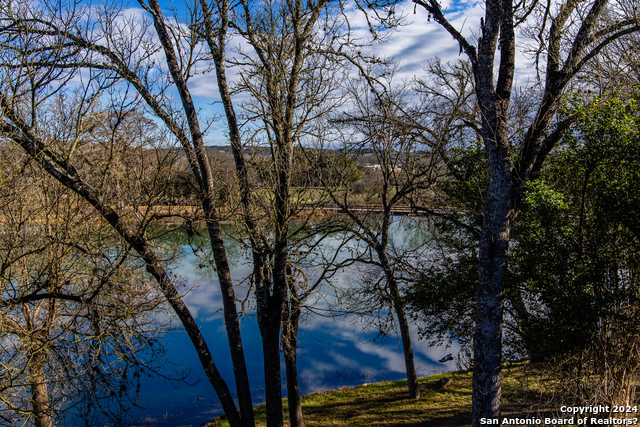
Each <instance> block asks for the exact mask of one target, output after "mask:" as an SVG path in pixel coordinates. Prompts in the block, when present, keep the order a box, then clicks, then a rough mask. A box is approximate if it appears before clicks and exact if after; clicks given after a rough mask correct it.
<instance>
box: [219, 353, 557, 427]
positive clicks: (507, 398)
mask: <svg viewBox="0 0 640 427" xmlns="http://www.w3.org/2000/svg"><path fill="white" fill-rule="evenodd" d="M503 374H504V378H503V383H502V390H503V398H502V413H503V416H507V417H515V416H519V417H529V416H535V414H539V413H545V412H547V411H549V410H550V409H554V408H551V407H545V406H544V405H541V404H540V402H544V401H546V399H545V395H544V392H542V391H541V385H540V384H539V383H538V382H536V381H534V380H533V378H534V377H535V376H530V375H528V374H527V365H523V364H518V365H513V366H507V367H505V368H504V370H503ZM442 378H450V379H451V382H450V383H449V384H447V386H446V387H445V388H438V387H437V383H438V380H440V379H442ZM419 382H420V392H421V397H420V399H418V400H415V399H410V398H409V394H408V392H407V382H406V381H396V382H382V383H376V384H369V385H362V386H358V387H354V388H342V389H340V390H334V391H326V392H322V393H312V394H309V395H307V396H305V397H303V399H302V411H303V414H304V417H305V423H306V425H307V427H316V426H317V427H321V426H322V427H326V426H367V427H373V426H407V427H409V426H434V427H435V426H439V427H444V426H470V425H471V373H469V372H455V373H447V374H441V375H434V376H431V377H425V378H421V379H420V380H419ZM284 405H285V425H289V424H288V412H287V406H286V405H287V402H286V400H285V402H284ZM255 414H256V425H258V426H266V414H265V407H264V405H260V406H258V407H256V410H255ZM226 425H228V424H226V422H224V421H221V420H216V421H214V422H212V423H211V424H209V427H214V426H226Z"/></svg>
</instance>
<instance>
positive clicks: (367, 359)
mask: <svg viewBox="0 0 640 427" xmlns="http://www.w3.org/2000/svg"><path fill="white" fill-rule="evenodd" d="M201 263H202V260H200V259H199V258H198V257H197V256H194V255H193V254H191V253H189V254H187V256H185V257H184V258H183V259H182V260H181V263H180V265H179V266H178V267H177V268H176V269H175V273H176V274H177V275H178V276H180V277H181V278H182V279H183V280H184V282H185V285H186V286H187V287H189V288H190V289H191V290H190V291H189V293H188V294H187V295H186V296H185V298H184V299H185V302H186V304H187V306H188V307H189V309H190V310H191V312H192V314H193V315H194V316H195V317H196V318H197V320H198V323H199V324H200V325H201V330H202V333H203V335H204V337H205V339H206V340H207V343H208V344H209V347H210V349H211V351H212V353H213V355H214V360H215V362H216V365H217V367H218V369H219V371H220V372H221V373H222V375H223V377H224V379H225V381H226V382H227V384H228V386H229V388H230V389H231V391H232V393H235V384H234V382H233V375H232V366H231V359H230V354H229V347H228V344H227V338H226V333H225V330H224V324H223V321H222V313H221V312H220V311H219V309H220V307H221V306H222V304H221V301H220V289H219V287H218V281H217V277H216V276H215V273H214V272H213V271H212V269H209V268H200V267H199V264H201ZM232 272H233V275H234V280H236V281H241V280H243V279H244V278H245V277H246V276H247V275H248V274H249V272H250V266H248V265H246V264H241V263H240V262H237V261H236V262H235V263H234V264H233V265H232ZM354 275H355V271H349V270H347V271H345V272H342V273H340V276H339V279H340V280H339V281H340V282H342V285H345V282H352V280H350V279H352V278H353V276H354ZM246 291H247V286H246V285H241V286H238V287H237V289H236V292H237V297H239V298H242V297H243V296H244V295H246ZM320 304H325V305H326V304H328V303H327V302H326V301H323V302H320ZM376 336H377V333H376V332H373V331H370V330H365V329H364V327H363V325H362V323H361V322H358V320H357V319H355V318H353V317H343V316H341V317H335V318H331V317H322V316H318V315H312V316H307V317H305V318H304V319H303V320H302V321H301V325H300V332H299V345H300V346H301V348H300V349H299V357H298V374H299V383H300V391H301V393H302V394H303V395H304V394H308V393H311V392H315V391H323V390H328V389H337V388H339V387H342V386H355V385H360V384H363V383H370V382H377V381H383V380H398V379H403V378H405V371H404V357H403V354H402V346H401V343H400V341H399V338H396V337H388V338H385V339H382V340H381V339H377V340H375V338H376ZM242 339H243V345H244V351H245V355H246V359H247V360H246V362H247V369H248V373H249V379H250V384H251V388H252V397H253V403H254V404H259V403H262V402H264V398H265V395H264V379H263V367H262V360H261V358H262V351H261V348H262V347H261V342H260V334H259V331H258V326H257V323H256V321H255V316H248V317H245V318H243V319H242ZM166 343H167V359H168V360H169V361H170V362H171V363H173V364H175V365H176V367H182V368H187V369H190V371H191V372H190V374H189V376H188V378H187V381H188V382H189V383H190V384H191V385H189V384H184V383H178V384H172V383H170V382H167V381H165V380H162V379H160V378H149V379H145V380H144V382H143V384H142V387H141V389H140V396H141V398H142V400H143V401H145V402H148V406H147V407H146V408H145V409H142V410H137V411H135V412H134V413H133V415H134V416H135V419H136V421H135V422H134V425H162V426H190V425H192V426H199V425H200V424H202V423H204V422H206V421H209V420H211V419H212V418H213V417H215V416H217V415H220V414H221V413H222V410H221V407H220V404H219V402H218V399H217V397H216V396H215V393H214V391H213V388H212V387H211V385H210V384H209V382H208V381H207V379H206V376H205V374H204V371H203V370H202V367H201V366H200V363H199V361H198V358H197V355H196V352H195V350H194V349H193V347H192V345H191V342H190V341H189V339H188V337H187V336H186V334H185V333H183V332H180V333H178V332H176V333H173V334H171V335H170V336H168V337H167V339H166ZM412 344H413V346H414V355H415V359H416V368H417V370H418V375H420V376H424V375H430V374H433V373H435V372H442V371H448V370H453V369H455V365H454V362H447V363H439V362H438V360H439V359H441V358H442V357H443V356H444V355H445V354H447V353H454V354H455V352H456V351H457V348H449V349H445V348H434V347H430V346H429V345H428V344H427V343H426V342H424V341H420V340H419V339H418V336H417V334H416V332H415V331H412ZM282 364H283V365H282V366H283V375H284V362H282ZM194 382H197V384H195V385H193V383H194ZM283 392H284V394H286V383H285V381H283Z"/></svg>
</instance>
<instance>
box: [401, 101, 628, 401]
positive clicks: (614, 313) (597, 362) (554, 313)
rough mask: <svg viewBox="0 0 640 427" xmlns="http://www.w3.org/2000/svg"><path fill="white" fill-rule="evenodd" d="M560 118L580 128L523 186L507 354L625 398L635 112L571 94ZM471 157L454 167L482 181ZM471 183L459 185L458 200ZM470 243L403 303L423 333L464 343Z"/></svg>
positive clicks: (469, 318)
mask: <svg viewBox="0 0 640 427" xmlns="http://www.w3.org/2000/svg"><path fill="white" fill-rule="evenodd" d="M564 114H566V115H567V116H571V117H573V118H574V119H575V125H574V126H573V127H572V129H571V131H570V132H569V133H567V134H566V135H565V137H564V138H563V139H562V140H561V141H560V143H559V144H558V146H557V147H556V148H555V149H554V150H553V151H552V152H551V153H550V154H549V159H548V161H547V164H546V166H545V167H544V168H543V170H542V171H541V174H540V178H539V179H537V180H535V181H531V182H530V183H529V185H528V186H527V190H526V192H525V195H524V200H523V209H522V213H521V216H520V221H519V222H518V225H517V226H516V227H514V230H513V239H514V242H516V243H515V244H514V245H512V247H511V249H510V263H509V267H508V269H507V271H506V274H505V293H506V297H505V298H506V313H507V315H506V319H505V320H506V332H505V336H506V337H508V338H509V339H508V340H507V344H508V345H507V346H506V347H505V349H504V351H505V353H506V354H508V355H511V356H513V357H519V356H522V355H524V354H527V355H528V356H529V357H530V359H531V360H532V361H534V362H552V363H551V365H556V366H561V367H562V369H563V371H562V377H563V378H566V379H567V380H568V381H567V382H566V383H565V384H566V385H567V386H568V389H567V391H568V392H570V393H571V395H572V396H573V397H574V398H576V399H582V402H583V403H584V402H590V403H591V404H593V403H594V402H597V403H598V404H602V405H627V404H629V403H630V402H632V401H633V397H634V395H633V389H632V387H631V384H632V383H633V382H634V381H635V378H636V375H637V373H638V368H639V367H640V366H639V365H638V360H639V359H638V356H639V355H640V353H639V349H640V343H639V342H638V339H637V336H638V331H639V329H638V328H639V327H640V323H639V322H638V321H637V313H638V310H639V309H640V282H639V281H638V267H639V265H638V251H639V250H640V240H639V235H638V231H639V230H640V216H639V215H638V212H639V209H640V197H639V196H638V193H637V191H636V189H637V188H638V186H639V185H640V167H639V163H638V159H640V109H639V108H638V104H637V101H636V99H635V98H634V99H631V100H628V101H622V100H620V99H617V98H615V97H612V98H610V99H601V98H596V99H592V100H588V101H582V100H579V99H577V100H575V101H574V105H571V106H569V107H567V108H566V109H565V111H564ZM475 157H476V154H475V149H470V153H467V156H466V159H465V156H462V158H463V159H465V160H460V161H459V162H458V164H465V165H471V168H472V169H474V170H476V174H475V179H476V180H478V181H482V180H484V179H485V177H486V170H484V169H482V168H479V169H478V168H476V166H473V165H474V164H477V163H476V162H474V161H473V160H472V159H474V158H475ZM471 182H473V179H471V180H465V181H462V182H460V183H459V184H457V185H454V188H453V193H452V195H453V197H459V196H460V195H461V194H464V190H466V189H468V188H473V187H475V184H470V183H471ZM460 191H462V192H460ZM466 250H467V252H464V251H460V250H459V251H458V252H454V253H452V258H451V259H450V260H449V261H450V263H449V264H443V265H442V266H440V267H438V268H434V269H432V270H430V271H428V272H426V274H425V277H424V278H423V279H422V280H420V281H419V284H418V285H417V287H416V288H415V289H414V290H413V292H412V293H411V297H410V298H408V301H409V304H410V306H411V307H413V308H414V309H417V311H416V313H417V315H418V317H419V318H420V319H421V320H422V321H424V325H425V327H424V329H423V331H422V332H423V333H424V334H427V335H433V334H436V335H437V336H438V337H439V338H441V339H446V338H449V339H456V340H461V341H462V342H470V340H471V336H472V330H473V327H474V325H473V315H474V313H473V309H474V308H473V305H472V303H471V296H472V292H473V291H472V288H473V282H474V281H475V280H476V273H475V271H476V270H475V265H476V264H477V258H476V257H475V254H474V253H473V244H472V243H471V244H468V245H467V246H466ZM456 313H458V314H460V313H464V316H462V317H460V318H456V317H455V314H456Z"/></svg>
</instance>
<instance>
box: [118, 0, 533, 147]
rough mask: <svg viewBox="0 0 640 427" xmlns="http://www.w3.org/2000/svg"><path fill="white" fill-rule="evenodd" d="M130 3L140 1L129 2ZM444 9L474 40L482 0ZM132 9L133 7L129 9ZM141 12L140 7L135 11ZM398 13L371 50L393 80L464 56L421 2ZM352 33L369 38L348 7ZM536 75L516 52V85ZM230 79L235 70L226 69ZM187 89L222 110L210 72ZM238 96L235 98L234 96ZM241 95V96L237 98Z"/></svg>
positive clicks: (219, 132) (219, 134)
mask: <svg viewBox="0 0 640 427" xmlns="http://www.w3.org/2000/svg"><path fill="white" fill-rule="evenodd" d="M130 4H131V7H132V8H136V7H139V5H138V4H137V3H136V2H131V3H130ZM180 4H181V1H180V0H177V1H175V2H171V1H167V0H162V1H161V5H162V6H163V7H165V8H167V9H169V8H174V10H180V9H181V8H182V7H181V6H180ZM442 7H443V10H445V14H446V16H447V18H448V19H449V20H450V22H451V23H452V24H453V25H454V26H455V27H456V28H458V29H460V30H461V32H462V33H463V34H464V35H465V36H466V37H467V38H468V39H469V40H470V41H471V42H472V44H475V38H476V30H477V29H478V27H479V23H480V18H481V17H482V16H483V15H484V8H483V2H481V1H476V0H461V1H454V0H443V1H442ZM130 12H134V11H130ZM136 12H138V13H139V12H141V11H139V10H138V11H135V12H134V13H136ZM398 13H401V14H402V15H403V16H405V18H406V21H405V22H406V25H405V26H403V27H401V28H399V29H396V30H394V31H393V32H391V33H390V35H389V37H388V39H387V40H386V41H385V42H384V43H381V44H377V45H375V47H374V48H373V52H375V53H376V54H377V55H379V56H381V57H393V58H396V59H397V60H398V61H399V69H398V71H397V73H396V75H395V81H397V82H401V81H403V80H411V79H413V78H415V77H421V76H423V75H425V72H424V69H425V67H426V66H427V64H428V62H429V61H430V60H432V59H434V58H436V57H439V58H440V59H442V60H443V62H453V61H457V60H458V59H464V58H465V57H464V54H463V55H460V49H459V46H458V44H457V42H456V41H455V40H454V39H453V38H452V37H451V36H450V35H449V34H448V33H447V32H446V31H445V30H444V29H442V27H440V25H439V24H437V23H435V22H434V21H433V20H431V21H428V17H427V13H426V11H425V10H424V9H423V8H421V7H420V6H417V7H415V6H414V4H413V3H411V2H410V1H405V2H403V3H400V4H399V6H398ZM347 14H348V16H349V21H350V24H351V25H352V28H353V30H354V34H355V35H356V36H357V37H360V38H362V39H368V38H370V34H369V30H368V27H367V25H366V20H365V18H364V16H363V15H362V13H361V12H359V11H357V10H356V9H355V8H354V7H351V11H350V12H347ZM238 43H243V42H242V41H241V40H234V41H232V43H231V45H232V46H233V45H234V44H235V45H237V44H238ZM534 77H535V74H534V70H533V69H531V68H529V67H527V64H526V59H525V57H524V56H522V55H519V60H518V72H517V76H516V85H525V84H526V83H527V82H528V81H530V80H532V79H533V78H534ZM229 78H230V80H231V81H232V82H233V80H234V78H235V76H234V73H233V72H231V73H229ZM189 86H190V90H191V93H192V95H193V96H194V99H195V100H196V102H197V103H198V105H199V107H200V108H201V109H202V110H203V112H205V113H208V114H209V115H212V114H222V108H221V106H220V105H219V104H216V103H215V102H216V101H218V92H217V85H216V78H215V74H214V73H213V72H210V73H207V74H201V75H197V76H195V77H193V78H192V79H191V80H190V84H189ZM236 99H238V98H236ZM240 99H241V98H240ZM224 128H225V123H224V121H221V122H219V123H218V124H214V126H213V128H212V129H210V132H209V134H208V138H207V143H208V144H211V145H226V144H227V143H226V138H225V137H224V134H223V129H224Z"/></svg>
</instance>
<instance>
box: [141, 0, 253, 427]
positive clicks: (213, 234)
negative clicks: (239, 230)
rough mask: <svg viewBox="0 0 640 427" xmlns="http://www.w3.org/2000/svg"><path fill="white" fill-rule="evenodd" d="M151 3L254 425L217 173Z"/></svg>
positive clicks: (239, 385)
mask: <svg viewBox="0 0 640 427" xmlns="http://www.w3.org/2000/svg"><path fill="white" fill-rule="evenodd" d="M149 5H150V6H151V10H152V11H153V12H154V13H153V22H154V26H155V28H156V32H157V34H158V37H159V38H160V41H161V43H162V47H163V49H164V52H165V57H166V58H167V65H168V67H169V71H170V72H171V76H172V78H173V80H174V83H175V85H176V88H177V89H178V93H179V94H180V99H181V101H182V106H183V109H184V112H185V115H186V117H187V122H188V125H189V131H190V133H191V140H192V143H193V147H194V151H195V154H196V160H197V167H198V169H199V171H200V174H196V178H197V177H198V176H200V177H201V182H200V183H199V184H200V187H201V191H202V200H201V202H202V208H203V211H204V214H205V220H206V223H207V231H208V232H209V238H210V241H211V248H212V251H213V256H214V261H215V264H216V269H217V272H218V278H219V283H220V291H221V296H222V302H223V311H224V322H225V327H226V330H227V339H228V341H229V348H230V351H231V362H232V365H233V374H234V379H235V382H236V389H237V394H238V403H239V406H240V412H241V414H242V417H243V423H244V425H246V426H247V427H250V426H253V425H254V420H253V404H252V400H251V389H250V386H249V376H248V375H247V368H246V362H245V357H244V350H243V346H242V336H241V334H240V323H239V320H238V312H237V308H236V297H235V290H234V288H233V280H232V279H231V270H230V268H229V262H228V260H227V254H226V249H225V246H224V242H223V239H222V232H221V230H220V225H219V223H218V220H217V213H216V208H215V205H214V184H213V175H212V174H211V167H210V166H209V160H208V158H207V154H206V150H205V146H204V140H203V136H202V131H201V129H200V125H199V121H198V112H197V109H196V108H195V105H194V103H193V100H192V98H191V94H190V92H189V88H188V87H187V83H186V81H185V79H184V77H183V75H182V73H181V71H180V67H179V65H178V59H177V57H176V53H175V50H174V47H173V43H172V42H171V38H170V36H169V33H168V31H167V28H166V25H165V21H164V18H163V16H162V10H161V8H160V5H159V3H158V1H157V0H149ZM209 18H210V17H209ZM194 166H195V165H192V167H194Z"/></svg>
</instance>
